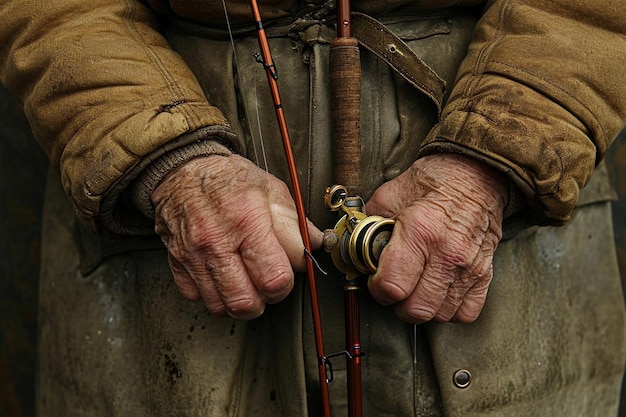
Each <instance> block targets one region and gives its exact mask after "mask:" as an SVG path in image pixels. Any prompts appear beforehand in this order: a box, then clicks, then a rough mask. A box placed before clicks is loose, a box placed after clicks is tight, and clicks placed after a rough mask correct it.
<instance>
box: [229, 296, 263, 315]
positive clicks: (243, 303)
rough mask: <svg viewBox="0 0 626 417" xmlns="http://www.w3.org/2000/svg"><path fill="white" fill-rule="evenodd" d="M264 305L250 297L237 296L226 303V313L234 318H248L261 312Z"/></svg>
mask: <svg viewBox="0 0 626 417" xmlns="http://www.w3.org/2000/svg"><path fill="white" fill-rule="evenodd" d="M264 309H265V306H264V304H263V303H259V302H257V300H255V299H254V298H252V297H245V298H239V299H236V300H231V301H228V302H227V303H226V310H227V312H228V315H229V316H231V317H233V318H235V319H242V320H250V319H253V318H256V317H258V316H260V315H261V314H263V311H264Z"/></svg>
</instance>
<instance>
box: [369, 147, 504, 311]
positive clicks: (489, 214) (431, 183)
mask: <svg viewBox="0 0 626 417" xmlns="http://www.w3.org/2000/svg"><path fill="white" fill-rule="evenodd" d="M507 195H508V188H507V185H506V182H505V180H504V178H503V177H502V174H500V173H498V172H495V171H492V170H491V169H490V168H488V167H487V166H484V165H482V164H480V163H478V162H476V161H474V160H472V159H469V158H467V157H463V156H460V155H452V154H442V155H433V156H429V157H426V158H423V159H420V160H418V161H416V162H415V163H414V164H413V165H412V166H411V167H410V168H409V169H408V170H407V171H406V172H404V173H403V174H402V175H400V176H399V177H397V178H395V179H394V180H393V181H390V182H388V183H386V184H384V185H383V186H381V187H380V188H379V189H378V190H376V192H375V193H374V195H373V196H372V198H371V199H370V201H369V202H368V203H367V205H366V211H367V213H368V214H370V215H372V214H378V215H382V216H385V217H393V218H395V219H396V225H395V226H394V231H393V235H392V238H391V239H390V241H389V243H388V245H387V246H386V247H385V250H384V251H383V253H382V254H381V257H380V261H379V265H378V270H377V271H376V274H375V275H373V276H372V277H371V278H370V280H369V290H370V293H371V294H372V296H373V297H374V298H375V299H376V300H377V301H378V302H380V303H382V304H395V312H396V315H397V316H398V317H400V318H401V319H403V320H405V321H408V322H412V323H421V322H425V321H428V320H431V319H434V320H435V321H458V322H472V321H474V320H476V318H477V317H478V315H479V314H480V311H481V310H482V307H483V305H484V303H485V297H486V296H487V289H488V287H489V283H490V282H491V278H492V275H493V264H492V261H493V254H494V252H495V250H496V247H497V246H498V242H499V241H500V238H501V237H502V217H503V211H504V206H505V203H506V198H507Z"/></svg>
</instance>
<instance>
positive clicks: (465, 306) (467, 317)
mask: <svg viewBox="0 0 626 417" xmlns="http://www.w3.org/2000/svg"><path fill="white" fill-rule="evenodd" d="M492 278H493V268H491V269H490V271H489V273H488V274H487V276H486V277H485V278H483V279H481V280H479V281H478V282H477V283H476V284H475V285H474V286H473V287H472V288H470V289H469V291H467V293H466V294H465V296H464V297H463V301H462V304H461V305H460V306H459V308H458V310H457V312H456V314H455V315H454V317H453V318H452V320H453V321H456V322H460V323H472V322H474V321H476V319H477V318H478V316H479V315H480V312H481V311H482V309H483V307H484V305H485V300H486V299H487V292H488V290H489V284H490V283H491V280H492Z"/></svg>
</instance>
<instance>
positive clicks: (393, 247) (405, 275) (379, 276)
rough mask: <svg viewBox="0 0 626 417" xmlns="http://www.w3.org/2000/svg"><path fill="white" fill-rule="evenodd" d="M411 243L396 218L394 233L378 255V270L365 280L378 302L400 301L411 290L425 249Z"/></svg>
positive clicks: (418, 276) (419, 273)
mask: <svg viewBox="0 0 626 417" xmlns="http://www.w3.org/2000/svg"><path fill="white" fill-rule="evenodd" d="M413 242H415V240H409V239H408V237H407V232H405V225H404V223H403V221H402V219H401V218H399V219H398V221H397V222H396V226H395V228H394V235H393V236H392V237H391V239H390V240H389V243H388V244H387V246H386V247H385V250H384V251H383V252H382V254H381V257H380V261H379V264H378V269H377V271H376V273H375V274H374V275H372V276H371V277H370V280H369V283H368V288H369V291H370V293H371V294H372V296H373V297H374V299H375V300H376V301H378V302H379V303H380V304H383V305H389V304H394V303H398V302H402V301H403V300H405V299H407V298H408V297H409V296H410V294H411V293H413V291H414V289H415V286H416V285H417V283H418V281H419V279H420V276H421V275H422V272H423V271H424V266H425V262H426V256H425V253H426V252H425V251H424V249H423V248H422V247H420V246H419V245H416V244H414V243H413Z"/></svg>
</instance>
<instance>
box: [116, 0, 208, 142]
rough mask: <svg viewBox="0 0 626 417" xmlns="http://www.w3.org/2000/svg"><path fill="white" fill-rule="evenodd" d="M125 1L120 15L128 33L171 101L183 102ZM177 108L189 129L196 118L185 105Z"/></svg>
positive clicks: (170, 76) (174, 83)
mask: <svg viewBox="0 0 626 417" xmlns="http://www.w3.org/2000/svg"><path fill="white" fill-rule="evenodd" d="M124 2H125V3H126V11H125V12H124V15H123V16H122V19H123V22H124V25H125V26H126V28H127V29H128V32H129V33H130V35H131V36H132V37H133V38H134V39H135V40H136V41H137V43H138V44H139V45H141V47H142V49H143V50H144V52H145V54H146V56H148V58H149V59H150V61H151V62H152V63H153V64H154V67H155V68H156V69H157V70H158V72H159V74H160V75H161V77H162V78H163V80H164V81H165V83H166V85H167V87H168V89H169V91H170V93H171V98H172V102H173V103H185V100H184V99H183V98H184V95H183V93H182V91H181V89H180V88H179V87H178V85H177V84H176V82H175V80H174V77H173V76H172V75H171V74H170V73H169V71H168V70H167V68H166V66H165V64H164V63H163V61H162V60H161V59H160V58H159V56H158V54H157V53H156V52H155V51H154V48H153V47H152V46H150V45H148V43H147V42H146V41H145V40H144V38H143V37H142V36H141V34H140V33H139V31H138V30H137V27H136V24H135V22H134V20H133V19H132V18H133V17H134V16H135V12H136V8H135V6H134V4H133V3H132V2H131V1H130V0H124ZM176 107H177V109H179V110H180V111H181V113H183V115H184V116H185V123H186V125H187V130H189V128H190V127H189V120H191V119H195V121H196V122H197V121H198V119H197V117H195V116H194V115H193V114H192V113H191V112H189V111H187V109H186V108H185V106H176Z"/></svg>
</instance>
